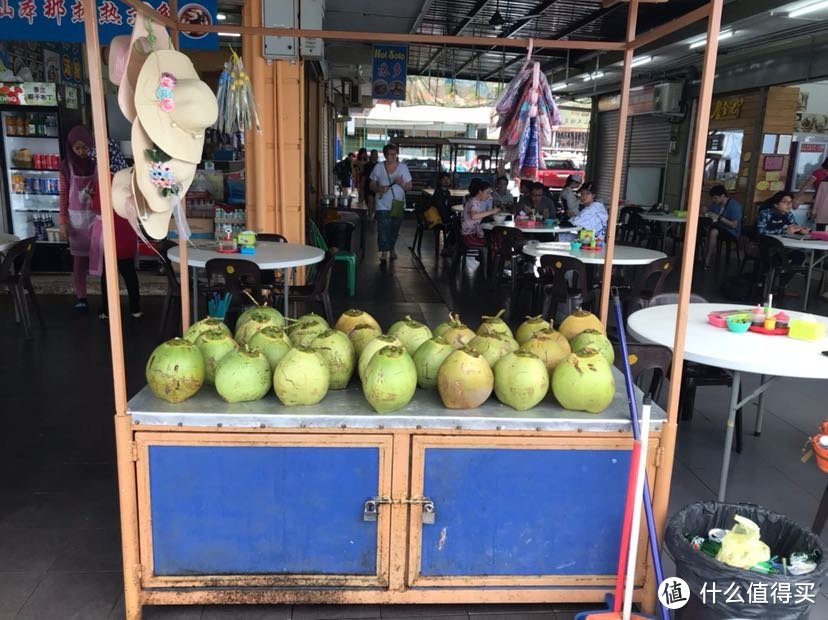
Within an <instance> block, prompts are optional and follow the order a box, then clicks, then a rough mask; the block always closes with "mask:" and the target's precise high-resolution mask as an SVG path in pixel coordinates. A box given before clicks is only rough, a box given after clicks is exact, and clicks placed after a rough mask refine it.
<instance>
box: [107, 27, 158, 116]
mask: <svg viewBox="0 0 828 620" xmlns="http://www.w3.org/2000/svg"><path fill="white" fill-rule="evenodd" d="M124 36H126V35H124ZM116 38H119V37H116ZM114 42H115V40H114V39H113V43H114ZM170 47H171V46H170V35H169V33H168V32H167V29H166V28H164V26H162V25H161V24H159V23H157V22H153V21H152V20H151V19H149V18H145V17H143V16H141V15H138V16H137V17H136V18H135V26H133V28H132V35H131V36H130V37H129V44H128V45H127V54H126V59H125V61H124V66H125V69H124V71H123V73H122V76H121V79H120V80H119V81H118V82H115V81H114V80H112V78H111V77H110V81H112V82H113V84H115V83H118V84H119V88H118V106H119V107H120V108H121V112H123V114H124V116H125V117H126V118H127V120H128V121H129V122H130V123H131V122H133V121H134V120H135V116H136V114H135V83H136V82H137V81H138V74H139V73H141V67H143V66H144V62H145V61H146V60H147V57H148V56H149V55H150V54H151V53H153V52H155V51H157V50H166V49H170ZM110 54H111V52H110ZM110 67H111V65H110ZM110 71H111V69H110ZM110 75H111V74H110Z"/></svg>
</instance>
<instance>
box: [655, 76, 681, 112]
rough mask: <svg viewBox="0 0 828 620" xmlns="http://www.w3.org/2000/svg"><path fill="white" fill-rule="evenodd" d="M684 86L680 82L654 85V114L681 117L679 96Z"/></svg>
mask: <svg viewBox="0 0 828 620" xmlns="http://www.w3.org/2000/svg"><path fill="white" fill-rule="evenodd" d="M683 90H684V84H682V83H681V82H664V83H662V84H656V87H655V95H654V97H655V101H654V106H653V108H654V109H653V112H655V113H656V114H669V115H682V114H683V111H682V109H681V95H682V91H683Z"/></svg>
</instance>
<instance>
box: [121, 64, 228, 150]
mask: <svg viewBox="0 0 828 620" xmlns="http://www.w3.org/2000/svg"><path fill="white" fill-rule="evenodd" d="M135 110H136V112H137V114H138V120H140V122H141V125H142V126H143V127H144V130H145V131H146V132H147V134H148V135H149V137H150V139H151V140H152V141H153V142H154V143H155V144H156V145H158V147H159V148H160V149H161V150H162V151H164V152H165V153H167V154H168V155H170V156H172V157H174V158H176V159H180V160H183V161H187V162H190V163H193V164H197V163H198V162H200V161H201V151H202V149H203V148H204V131H205V130H206V129H207V128H208V127H210V126H211V125H213V124H214V123H215V122H216V119H218V104H217V102H216V95H215V94H214V93H213V91H212V90H211V89H210V87H209V86H207V84H205V83H204V82H202V81H201V79H200V78H199V77H198V73H196V70H195V67H193V63H192V62H191V61H190V59H189V58H187V56H185V55H184V54H182V53H181V52H177V51H175V50H162V51H158V52H154V53H152V54H150V55H149V57H148V58H147V60H146V62H145V63H144V66H143V67H141V72H140V73H139V75H138V81H137V83H136V84H135ZM133 151H134V152H137V147H136V146H135V145H133Z"/></svg>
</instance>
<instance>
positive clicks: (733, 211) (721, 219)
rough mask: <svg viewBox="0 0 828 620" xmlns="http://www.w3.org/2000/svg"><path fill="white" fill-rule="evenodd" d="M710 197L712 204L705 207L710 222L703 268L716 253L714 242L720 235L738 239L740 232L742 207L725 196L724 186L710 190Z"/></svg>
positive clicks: (708, 265) (708, 264) (716, 186)
mask: <svg viewBox="0 0 828 620" xmlns="http://www.w3.org/2000/svg"><path fill="white" fill-rule="evenodd" d="M710 197H711V198H712V199H713V202H711V203H710V206H709V207H707V213H706V215H707V217H709V218H710V219H711V220H712V224H711V226H710V230H709V231H708V232H707V252H706V253H705V257H704V268H705V269H708V268H709V267H710V259H711V258H713V253H714V252H715V251H716V242H717V241H718V239H719V235H720V234H726V235H730V236H732V237H733V238H734V239H736V240H738V239H739V234H740V233H741V232H742V205H740V204H739V203H738V202H737V201H736V200H735V199H733V198H731V197H729V196H728V195H727V190H726V189H725V186H724V185H714V186H713V187H711V188H710Z"/></svg>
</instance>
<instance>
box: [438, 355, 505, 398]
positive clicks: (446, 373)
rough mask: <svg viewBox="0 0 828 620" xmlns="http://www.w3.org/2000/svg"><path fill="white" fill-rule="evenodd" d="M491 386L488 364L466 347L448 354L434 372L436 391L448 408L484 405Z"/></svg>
mask: <svg viewBox="0 0 828 620" xmlns="http://www.w3.org/2000/svg"><path fill="white" fill-rule="evenodd" d="M493 387H494V374H493V373H492V369H491V367H490V366H489V362H487V361H486V360H485V359H484V357H483V356H482V355H480V354H479V353H478V352H477V351H475V350H473V349H470V348H468V347H464V348H462V349H458V350H456V351H455V352H454V353H452V354H451V355H449V356H448V357H447V358H446V361H444V362H443V364H442V365H441V366H440V370H438V371H437V391H438V392H439V393H440V398H441V399H442V401H443V404H444V405H445V406H446V407H448V408H449V409H475V408H477V407H479V406H480V405H482V404H483V403H485V402H486V399H487V398H489V396H490V395H491V393H492V389H493Z"/></svg>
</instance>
